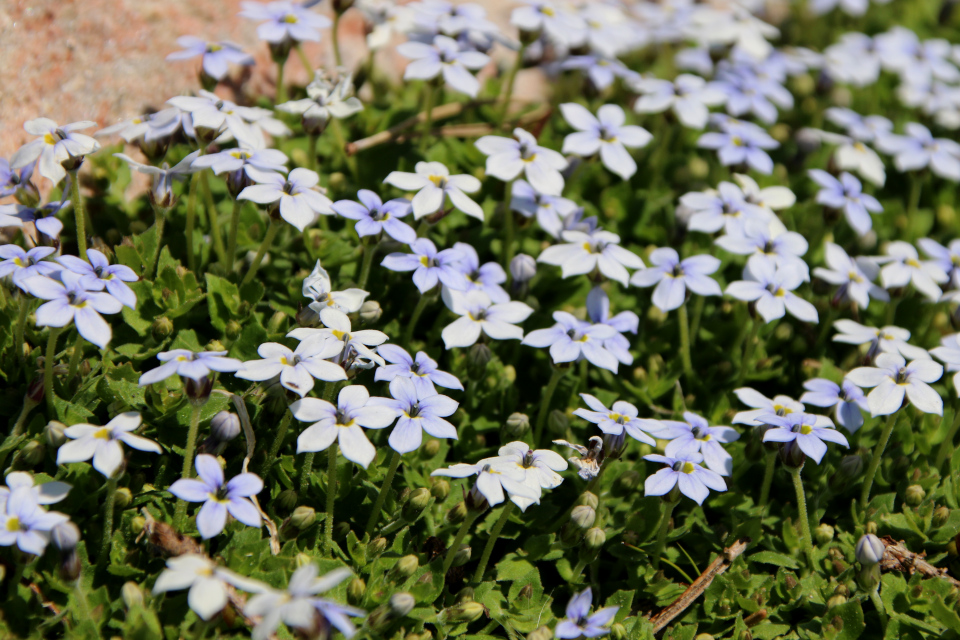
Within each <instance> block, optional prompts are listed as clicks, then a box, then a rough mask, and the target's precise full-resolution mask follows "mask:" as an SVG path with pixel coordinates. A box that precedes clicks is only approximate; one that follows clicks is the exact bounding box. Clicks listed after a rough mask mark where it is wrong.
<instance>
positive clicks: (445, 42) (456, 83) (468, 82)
mask: <svg viewBox="0 0 960 640" xmlns="http://www.w3.org/2000/svg"><path fill="white" fill-rule="evenodd" d="M397 53H399V54H400V55H402V56H404V57H406V58H410V59H412V60H413V62H411V63H410V64H408V65H407V68H406V70H405V71H404V74H403V78H404V80H411V79H414V80H432V79H433V78H436V77H437V76H440V75H442V76H443V80H444V82H446V84H447V86H449V87H450V88H451V89H454V90H456V91H459V92H460V93H465V94H467V95H468V96H470V97H471V98H473V97H476V95H477V92H478V91H480V81H479V80H477V78H476V77H475V76H474V75H473V74H472V73H470V70H476V69H481V68H483V67H484V66H486V64H487V63H488V62H490V58H489V56H487V55H486V54H484V53H480V52H479V51H470V50H466V51H464V50H461V49H460V45H459V44H457V41H456V40H454V39H453V38H449V37H447V36H444V35H438V36H435V37H434V39H433V43H432V44H426V43H423V42H414V41H409V42H404V43H403V44H401V45H400V46H398V47H397Z"/></svg>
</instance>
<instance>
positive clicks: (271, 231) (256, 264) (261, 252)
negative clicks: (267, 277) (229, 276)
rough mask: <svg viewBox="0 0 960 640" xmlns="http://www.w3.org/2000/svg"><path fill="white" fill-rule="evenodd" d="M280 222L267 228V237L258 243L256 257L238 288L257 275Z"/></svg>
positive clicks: (275, 222) (278, 229) (272, 223)
mask: <svg viewBox="0 0 960 640" xmlns="http://www.w3.org/2000/svg"><path fill="white" fill-rule="evenodd" d="M281 224H283V223H282V222H277V221H273V222H271V223H270V226H269V227H267V235H265V236H263V242H261V243H260V248H259V249H257V255H256V256H255V257H254V258H253V264H251V265H250V270H249V271H247V275H245V276H243V280H242V281H241V282H240V286H241V287H243V286H246V285H247V284H249V283H250V281H251V280H253V277H254V276H255V275H257V270H258V269H259V268H260V263H262V262H263V256H265V255H266V254H267V251H268V250H269V249H270V245H272V244H273V239H274V238H276V237H277V232H278V231H280V225H281Z"/></svg>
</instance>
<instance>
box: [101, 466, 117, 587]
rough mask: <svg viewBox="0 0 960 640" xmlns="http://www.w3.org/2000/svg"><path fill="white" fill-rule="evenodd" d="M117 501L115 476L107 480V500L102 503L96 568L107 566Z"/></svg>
mask: <svg viewBox="0 0 960 640" xmlns="http://www.w3.org/2000/svg"><path fill="white" fill-rule="evenodd" d="M116 502H117V476H116V475H113V476H111V477H110V479H109V480H107V500H106V503H105V504H104V505H103V535H102V536H101V538H100V555H99V556H97V569H98V570H101V569H103V568H104V567H106V566H107V564H108V560H109V558H110V544H111V542H113V511H114V507H115V506H116Z"/></svg>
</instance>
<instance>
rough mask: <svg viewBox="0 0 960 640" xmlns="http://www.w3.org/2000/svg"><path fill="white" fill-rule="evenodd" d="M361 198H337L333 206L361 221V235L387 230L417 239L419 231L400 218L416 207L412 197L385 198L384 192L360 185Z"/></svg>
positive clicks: (405, 240)
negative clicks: (387, 199)
mask: <svg viewBox="0 0 960 640" xmlns="http://www.w3.org/2000/svg"><path fill="white" fill-rule="evenodd" d="M357 199H358V200H360V202H354V201H353V200H337V201H336V202H334V203H333V205H332V208H333V210H334V211H335V212H336V213H337V214H339V215H341V216H343V217H344V218H349V219H350V220H356V221H357V223H356V225H355V226H354V229H355V230H356V232H357V235H358V236H360V237H361V238H362V237H364V236H378V235H380V233H381V232H385V233H386V234H387V235H388V236H390V237H391V238H393V239H394V240H396V241H397V242H402V243H404V244H411V243H412V242H414V241H415V240H416V239H417V232H416V231H414V230H413V228H412V227H411V226H410V225H408V224H406V223H405V222H402V221H401V220H400V218H403V217H406V216H408V215H410V213H411V212H412V211H413V207H412V205H411V204H410V201H409V200H407V199H405V198H394V199H393V200H390V201H388V202H384V201H383V200H381V199H380V196H378V195H377V194H375V193H374V192H373V191H370V190H369V189H360V191H358V192H357Z"/></svg>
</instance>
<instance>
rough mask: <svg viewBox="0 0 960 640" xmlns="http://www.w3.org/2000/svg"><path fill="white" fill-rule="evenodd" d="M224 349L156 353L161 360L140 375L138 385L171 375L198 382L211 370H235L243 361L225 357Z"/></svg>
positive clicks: (164, 378)
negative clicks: (155, 366) (158, 364)
mask: <svg viewBox="0 0 960 640" xmlns="http://www.w3.org/2000/svg"><path fill="white" fill-rule="evenodd" d="M226 355H227V352H226V351H197V352H194V351H190V350H189V349H174V350H172V351H164V352H162V353H159V354H157V359H158V360H159V361H160V362H162V363H163V364H161V365H160V366H159V367H157V368H156V369H151V370H150V371H147V372H146V373H144V374H143V375H141V376H140V382H139V384H140V386H141V387H142V386H145V385H148V384H153V383H154V382H160V381H161V380H166V379H167V378H169V377H170V376H172V375H178V376H180V377H181V378H190V379H191V380H194V381H195V382H200V381H201V380H203V379H204V378H206V377H207V376H209V375H210V374H211V372H214V371H218V372H230V373H233V372H236V371H239V370H240V368H241V367H242V366H243V363H242V362H240V361H239V360H237V359H236V358H227V357H225V356H226Z"/></svg>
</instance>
